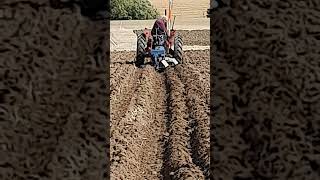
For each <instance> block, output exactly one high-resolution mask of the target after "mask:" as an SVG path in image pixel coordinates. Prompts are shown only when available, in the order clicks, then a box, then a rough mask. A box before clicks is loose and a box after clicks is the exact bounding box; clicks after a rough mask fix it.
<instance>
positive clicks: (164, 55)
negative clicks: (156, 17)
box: [135, 1, 183, 71]
mask: <svg viewBox="0 0 320 180" xmlns="http://www.w3.org/2000/svg"><path fill="white" fill-rule="evenodd" d="M171 2H172V1H171ZM165 15H166V11H165ZM170 16H171V7H170V4H169V17H168V19H169V20H168V26H167V27H168V29H169V30H168V33H164V34H158V30H156V33H155V34H153V35H152V34H151V30H149V29H147V28H145V29H144V30H143V32H138V31H135V33H136V34H137V52H136V53H137V54H136V65H137V66H138V67H144V65H145V58H146V57H150V58H151V64H152V65H153V66H154V67H155V69H156V70H157V71H162V70H164V69H166V68H167V67H168V66H170V65H171V66H172V65H173V66H175V65H177V64H182V63H183V49H182V46H183V41H182V38H181V36H180V35H179V34H178V33H177V31H176V30H175V29H173V26H174V22H175V18H176V17H175V16H174V20H173V23H172V26H171V27H170V24H171V17H170Z"/></svg>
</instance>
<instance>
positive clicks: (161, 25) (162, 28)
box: [151, 16, 168, 35]
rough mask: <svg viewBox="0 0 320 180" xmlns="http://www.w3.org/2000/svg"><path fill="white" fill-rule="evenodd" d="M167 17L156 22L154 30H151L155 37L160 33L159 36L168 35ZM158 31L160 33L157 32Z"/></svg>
mask: <svg viewBox="0 0 320 180" xmlns="http://www.w3.org/2000/svg"><path fill="white" fill-rule="evenodd" d="M167 21H168V18H167V16H162V17H160V18H158V19H157V20H156V22H154V25H153V28H152V30H151V34H152V35H155V34H156V33H158V35H162V34H167ZM157 29H158V32H156V31H157Z"/></svg>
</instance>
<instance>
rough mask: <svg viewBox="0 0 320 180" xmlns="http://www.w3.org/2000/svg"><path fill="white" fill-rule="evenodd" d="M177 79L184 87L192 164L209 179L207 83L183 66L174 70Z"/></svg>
mask: <svg viewBox="0 0 320 180" xmlns="http://www.w3.org/2000/svg"><path fill="white" fill-rule="evenodd" d="M176 70H177V72H178V77H179V78H180V79H181V81H182V82H183V83H184V85H185V90H186V94H187V97H186V102H187V107H188V114H189V121H190V127H191V135H190V137H191V149H192V158H193V160H194V163H195V164H196V165H197V166H199V167H200V168H201V169H202V170H203V171H204V174H205V176H206V177H207V178H209V166H210V157H209V155H210V126H209V125H210V119H209V112H210V111H209V101H208V96H209V94H208V92H207V89H205V87H206V85H205V84H207V83H208V84H209V82H204V81H202V80H200V79H199V77H200V76H197V75H196V74H194V73H193V72H190V71H188V69H186V67H185V66H180V67H177V68H176Z"/></svg>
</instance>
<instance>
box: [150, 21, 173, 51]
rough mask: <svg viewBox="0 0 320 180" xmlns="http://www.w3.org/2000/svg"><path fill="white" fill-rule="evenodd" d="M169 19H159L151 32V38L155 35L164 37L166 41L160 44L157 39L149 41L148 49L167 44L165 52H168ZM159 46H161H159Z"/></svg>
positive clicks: (163, 40)
mask: <svg viewBox="0 0 320 180" xmlns="http://www.w3.org/2000/svg"><path fill="white" fill-rule="evenodd" d="M167 21H168V19H167V17H166V16H161V17H160V18H158V19H157V20H156V21H155V23H154V25H153V27H152V30H151V36H152V37H153V36H154V35H164V39H162V40H161V41H162V42H158V41H157V40H158V39H156V38H155V37H153V38H151V39H149V41H148V47H150V48H151V46H154V45H155V44H156V43H160V44H162V43H163V42H164V43H165V46H164V48H165V50H166V52H168V47H167V46H166V43H167V40H168V30H167ZM158 45H159V44H158Z"/></svg>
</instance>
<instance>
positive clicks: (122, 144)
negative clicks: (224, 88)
mask: <svg viewBox="0 0 320 180" xmlns="http://www.w3.org/2000/svg"><path fill="white" fill-rule="evenodd" d="M134 56H135V52H112V53H111V60H112V62H111V139H110V140H111V147H110V151H111V153H110V155H111V177H112V179H206V178H208V177H209V163H210V162H209V147H210V144H209V143H210V142H209V103H208V102H209V65H208V63H209V50H206V51H186V52H185V64H183V65H178V66H176V67H175V68H173V67H172V68H168V69H167V70H166V71H165V72H163V73H158V72H156V71H155V70H154V68H153V67H151V66H150V65H147V66H146V67H145V68H144V69H138V68H136V67H135V66H134V65H133V64H131V62H132V61H133V59H134ZM195 57H198V58H195ZM197 60H199V64H196V63H195V62H194V61H197Z"/></svg>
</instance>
